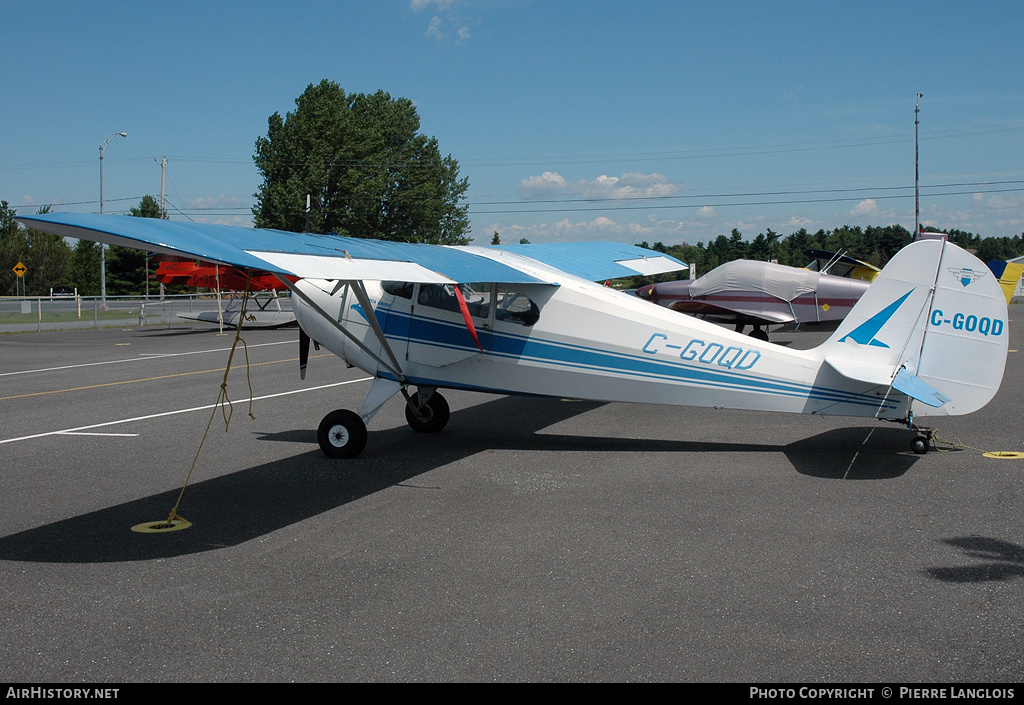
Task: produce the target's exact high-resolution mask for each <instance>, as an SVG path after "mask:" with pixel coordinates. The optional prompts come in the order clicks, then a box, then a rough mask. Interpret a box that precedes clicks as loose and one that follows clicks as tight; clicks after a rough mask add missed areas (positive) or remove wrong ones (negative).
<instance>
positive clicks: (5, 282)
mask: <svg viewBox="0 0 1024 705" xmlns="http://www.w3.org/2000/svg"><path fill="white" fill-rule="evenodd" d="M14 216H15V211H14V209H13V208H10V207H9V206H8V205H7V201H0V292H2V293H3V294H4V295H5V296H14V294H15V291H16V290H17V288H18V286H19V285H18V283H17V282H18V276H17V275H16V274H15V273H14V266H15V265H16V264H18V262H22V263H24V262H23V260H24V258H25V257H26V256H27V254H28V238H27V236H26V233H25V229H24V228H22V227H21V226H20V225H19V224H18V221H16V220H15V219H14Z"/></svg>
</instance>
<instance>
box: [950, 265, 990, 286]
mask: <svg viewBox="0 0 1024 705" xmlns="http://www.w3.org/2000/svg"><path fill="white" fill-rule="evenodd" d="M949 272H950V274H952V275H953V276H954V277H956V278H957V279H958V280H959V282H960V283H961V284H963V285H964V286H968V285H969V284H970V283H971V282H975V281H978V280H979V279H981V278H982V277H983V276H985V272H976V271H974V270H973V269H971V268H970V267H962V268H960V269H954V268H953V267H950V268H949Z"/></svg>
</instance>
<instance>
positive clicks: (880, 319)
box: [839, 289, 914, 348]
mask: <svg viewBox="0 0 1024 705" xmlns="http://www.w3.org/2000/svg"><path fill="white" fill-rule="evenodd" d="M912 293H914V290H913V289H911V290H910V291H908V292H907V293H905V294H904V295H903V296H901V297H900V298H898V299H896V300H895V301H893V302H892V303H891V304H889V305H888V306H886V307H885V308H883V309H882V310H881V311H879V312H878V313H876V314H875V315H874V316H872V317H871V318H869V319H868V320H866V321H864V322H863V323H861V324H860V325H859V326H857V327H856V328H854V329H853V330H852V331H850V332H849V333H847V334H846V335H844V336H843V337H842V338H840V339H839V342H840V343H844V342H846V339H847V338H852V339H853V342H855V343H858V344H860V345H873V346H875V347H876V348H887V347H889V346H888V345H886V344H885V343H883V342H882V341H881V340H876V339H875V335H876V334H877V333H878V331H880V330H882V326H884V325H885V324H886V323H888V322H889V319H890V318H892V315H893V314H894V313H896V309H898V308H899V307H900V306H902V305H903V302H904V301H906V300H907V297H908V296H910V295H911V294H912Z"/></svg>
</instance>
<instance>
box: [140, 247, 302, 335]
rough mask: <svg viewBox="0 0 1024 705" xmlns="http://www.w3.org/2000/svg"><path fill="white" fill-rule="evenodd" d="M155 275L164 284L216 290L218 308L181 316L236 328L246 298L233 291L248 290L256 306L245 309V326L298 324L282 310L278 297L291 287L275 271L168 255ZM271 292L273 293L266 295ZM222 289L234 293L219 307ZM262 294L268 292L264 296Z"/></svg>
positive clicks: (264, 326) (186, 318) (277, 326)
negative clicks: (223, 305) (222, 306)
mask: <svg viewBox="0 0 1024 705" xmlns="http://www.w3.org/2000/svg"><path fill="white" fill-rule="evenodd" d="M154 277H155V278H156V280H157V281H158V282H160V283H161V284H176V285H179V286H195V287H201V288H205V289H214V290H215V291H216V292H217V310H216V311H199V312H197V313H179V314H178V318H183V319H185V320H187V321H201V322H203V323H215V324H219V325H227V326H230V327H234V326H236V325H238V318H239V316H241V315H242V303H241V302H242V301H243V299H240V298H238V297H236V296H234V292H248V293H251V294H252V297H251V298H250V299H248V301H250V302H252V303H255V304H256V308H247V309H246V310H245V325H246V327H249V328H280V327H283V326H293V325H296V321H295V314H294V313H292V312H291V311H286V310H284V309H282V308H281V301H280V299H278V298H277V292H278V291H281V290H282V289H287V288H288V287H287V285H286V284H285V283H284V282H282V281H281V280H280V279H278V278H277V277H276V276H274V275H273V274H259V273H257V274H251V273H249V272H243V271H242V270H240V269H238V268H237V267H225V266H223V265H220V264H205V263H202V262H196V261H195V260H193V259H185V258H182V257H165V258H164V259H162V260H161V261H160V262H159V264H158V265H157V268H156V273H155V275H154ZM268 291H269V292H270V293H269V294H266V292H268ZM221 292H232V297H231V298H230V299H229V301H228V307H227V308H226V309H222V308H221V307H220V294H221ZM261 293H263V294H265V295H264V296H263V297H262V298H261V297H260V294H261ZM243 298H244V297H243Z"/></svg>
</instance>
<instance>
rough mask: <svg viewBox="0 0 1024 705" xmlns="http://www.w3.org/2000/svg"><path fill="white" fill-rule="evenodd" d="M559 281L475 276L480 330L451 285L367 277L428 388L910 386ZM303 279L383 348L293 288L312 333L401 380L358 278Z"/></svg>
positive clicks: (643, 390)
mask: <svg viewBox="0 0 1024 705" xmlns="http://www.w3.org/2000/svg"><path fill="white" fill-rule="evenodd" d="M559 284H560V285H559V286H548V285H543V284H518V285H509V286H502V285H496V284H484V285H472V286H470V287H467V289H466V295H465V297H464V298H465V299H466V303H467V310H468V311H469V314H470V318H471V320H472V323H473V327H472V328H473V331H474V332H475V333H476V339H474V337H473V334H472V333H471V331H470V328H469V326H468V325H467V323H466V322H465V320H464V317H463V314H462V312H461V311H460V310H459V308H458V305H457V302H456V300H455V297H454V296H452V295H451V290H450V289H449V291H447V292H445V291H444V287H441V286H439V285H431V284H416V285H412V284H406V285H399V284H397V283H384V284H383V286H382V284H381V283H379V282H367V283H366V285H367V286H366V290H367V294H368V296H369V297H370V299H371V302H372V304H373V308H374V309H375V315H376V318H377V321H378V322H379V324H380V327H381V329H382V330H383V332H384V335H385V338H386V340H387V343H388V346H389V347H390V348H391V352H392V353H393V354H394V356H395V358H396V359H397V360H398V362H399V364H400V367H401V370H400V371H401V375H402V377H403V378H404V381H405V382H408V383H409V384H415V385H417V386H420V387H433V388H457V389H475V390H481V391H488V392H495V393H508V394H527V395H542V396H559V397H571V398H579V399H589V400H598V401H622V402H646V403H659V404H670V405H686V406H705V407H722V408H734V409H751V410H775V411H779V410H782V411H788V412H793V413H821V414H837V415H847V416H879V417H885V418H902V417H903V416H904V415H905V413H906V406H907V400H906V398H905V397H903V396H902V395H899V394H896V395H893V394H891V393H888V394H887V392H888V390H886V389H882V390H879V389H878V388H877V385H875V386H872V385H867V384H857V383H853V384H851V381H850V380H848V379H844V378H842V377H841V376H840V375H838V374H837V373H836V372H835V371H834V370H832V369H831V368H830V367H828V366H827V365H824V364H823V362H822V359H821V357H820V356H819V355H816V354H815V353H814V352H813V351H799V350H790V349H788V348H784V347H781V346H777V345H772V344H770V343H765V342H762V341H758V340H756V339H754V338H751V337H750V336H745V335H741V334H738V333H734V332H732V331H729V330H726V329H724V328H722V327H719V326H716V325H714V324H711V323H708V322H704V321H701V320H698V319H695V318H692V317H689V316H681V315H679V314H678V313H675V312H673V311H670V310H668V309H665V308H663V307H660V306H657V305H655V304H652V303H650V302H648V301H644V300H641V299H639V298H637V297H635V296H630V295H628V294H625V293H622V292H619V291H616V290H614V289H611V288H608V287H604V286H601V285H599V284H595V283H593V282H589V281H584V280H580V279H576V278H572V277H569V276H566V275H563V277H562V281H560V282H559ZM299 286H301V287H302V288H303V291H305V292H306V293H307V295H309V296H310V297H311V298H313V299H314V300H315V301H316V302H317V303H318V305H319V306H320V307H321V308H322V309H323V310H324V311H326V312H328V313H330V314H331V315H332V316H334V317H335V320H336V321H339V322H341V323H342V324H343V325H344V326H345V327H346V328H347V329H348V330H349V331H350V332H352V333H353V334H354V336H355V337H356V338H358V339H360V340H361V341H362V342H363V343H364V345H366V347H367V348H369V349H370V351H371V352H372V353H373V354H374V355H373V356H371V355H370V354H369V353H367V352H366V351H364V350H363V349H360V348H359V347H358V346H357V345H355V344H354V343H353V342H352V341H351V340H349V339H347V338H346V337H345V336H343V335H342V334H341V333H340V332H339V331H338V330H337V329H336V328H335V326H333V324H331V323H330V322H329V321H327V320H326V319H325V318H324V317H323V316H322V315H320V314H319V313H317V312H316V311H314V310H312V309H311V308H310V307H309V306H308V305H307V304H304V303H303V302H301V301H297V302H296V305H295V311H296V316H297V318H298V320H299V323H300V325H301V326H302V328H303V330H305V331H306V333H307V334H308V335H309V336H310V337H311V338H312V339H313V340H316V341H317V342H319V343H320V344H321V345H323V346H325V347H327V348H328V349H329V350H331V351H333V352H334V353H336V354H338V355H340V356H341V357H343V358H344V359H345V360H346V361H347V362H348V363H349V364H351V365H354V366H356V367H359V368H360V369H363V370H365V371H367V372H369V373H371V374H374V375H377V376H380V377H384V378H391V379H397V376H396V375H395V374H394V371H393V370H389V369H387V367H385V366H384V365H382V364H381V360H385V361H386V360H388V359H389V357H388V355H387V353H386V351H384V350H383V349H382V346H381V345H380V342H379V340H378V339H377V336H376V335H375V334H374V332H373V331H372V329H371V327H370V325H369V322H368V319H367V318H366V313H367V312H366V311H364V310H363V307H362V306H361V305H360V304H359V303H358V302H357V301H356V297H355V296H354V295H353V293H352V291H351V290H350V287H348V286H345V287H341V288H338V287H336V285H335V283H334V282H314V281H311V280H305V281H303V282H300V283H299ZM336 289H337V290H336ZM335 290H336V291H335ZM332 292H333V295H332ZM446 293H447V294H449V295H448V296H447V297H445V295H444V294H446ZM510 299H511V303H512V304H513V305H514V306H517V307H518V309H519V310H530V307H531V306H532V307H535V311H536V320H533V321H530V322H528V323H527V322H524V321H523V320H520V318H516V317H514V316H509V315H504V316H503V315H502V314H503V310H502V306H503V305H504V304H505V303H506V302H509V300H510ZM506 313H507V310H506ZM574 331H586V337H581V336H580V335H574V333H573V332H574Z"/></svg>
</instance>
